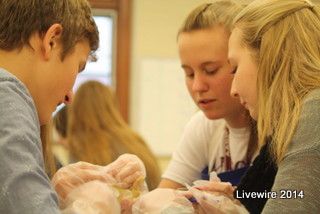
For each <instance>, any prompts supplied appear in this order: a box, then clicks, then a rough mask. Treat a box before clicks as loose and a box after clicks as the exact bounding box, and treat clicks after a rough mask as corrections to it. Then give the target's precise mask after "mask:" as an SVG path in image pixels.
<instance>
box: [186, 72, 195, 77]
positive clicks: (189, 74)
mask: <svg viewBox="0 0 320 214" xmlns="http://www.w3.org/2000/svg"><path fill="white" fill-rule="evenodd" d="M193 76H194V74H193V73H186V77H189V78H192V77H193Z"/></svg>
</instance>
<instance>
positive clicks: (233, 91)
mask: <svg viewBox="0 0 320 214" xmlns="http://www.w3.org/2000/svg"><path fill="white" fill-rule="evenodd" d="M230 94H231V97H233V98H239V94H238V91H237V89H236V84H235V81H234V79H233V81H232V85H231V89H230Z"/></svg>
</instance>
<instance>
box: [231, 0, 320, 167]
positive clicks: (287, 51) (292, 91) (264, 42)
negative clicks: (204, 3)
mask: <svg viewBox="0 0 320 214" xmlns="http://www.w3.org/2000/svg"><path fill="white" fill-rule="evenodd" d="M319 26H320V11H319V9H318V7H315V6H314V5H313V4H312V3H310V2H308V1H306V0H260V1H255V2H253V3H251V4H250V5H249V6H248V7H246V8H245V9H244V10H243V11H241V12H240V14H239V15H238V16H237V18H236V20H235V27H236V28H238V29H240V31H241V36H240V37H241V38H240V39H239V41H240V43H241V44H240V45H242V46H243V47H247V48H249V49H250V50H252V57H253V59H254V60H256V62H257V63H258V65H259V71H258V83H257V84H258V86H257V87H258V95H259V101H258V108H259V113H258V133H259V144H260V145H263V144H264V142H265V140H266V138H267V137H268V136H272V142H271V150H272V158H273V160H274V161H275V162H276V163H279V162H280V161H281V160H282V159H283V157H284V155H285V153H286V150H287V148H288V146H289V143H290V141H291V139H292V136H293V134H294V132H295V129H296V126H297V123H298V119H299V115H300V110H301V106H302V103H303V100H304V98H305V96H306V95H307V94H308V93H309V92H310V91H311V90H313V89H315V88H319V87H320V46H319V45H320V28H319Z"/></svg>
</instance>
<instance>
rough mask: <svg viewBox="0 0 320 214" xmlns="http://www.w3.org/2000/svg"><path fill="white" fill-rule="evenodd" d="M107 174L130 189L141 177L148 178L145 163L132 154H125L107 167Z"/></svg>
mask: <svg viewBox="0 0 320 214" xmlns="http://www.w3.org/2000/svg"><path fill="white" fill-rule="evenodd" d="M106 173H107V174H109V175H111V176H112V177H113V178H114V179H115V180H116V182H117V183H121V184H123V185H124V186H123V187H124V188H128V187H130V186H131V185H132V184H133V183H134V182H135V181H136V180H137V178H139V177H143V178H145V177H146V169H145V166H144V164H143V162H142V161H141V160H140V159H139V158H138V157H137V156H136V155H132V154H123V155H121V156H119V157H118V159H117V160H115V161H114V162H112V163H111V164H109V165H108V166H107V167H106Z"/></svg>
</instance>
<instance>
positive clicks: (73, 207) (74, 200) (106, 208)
mask: <svg viewBox="0 0 320 214" xmlns="http://www.w3.org/2000/svg"><path fill="white" fill-rule="evenodd" d="M117 194H118V193H117V191H116V190H115V189H113V188H112V187H111V186H110V185H109V184H107V183H103V182H101V181H90V182H88V183H85V184H83V185H81V186H79V187H78V188H76V189H74V190H73V191H71V192H70V193H69V194H68V196H67V197H66V199H65V207H66V208H65V209H64V210H63V211H62V213H63V214H69V213H70V214H71V213H85V214H108V213H120V210H121V209H120V204H119V202H118V201H117V198H116V195H117ZM93 196H94V197H93Z"/></svg>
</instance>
